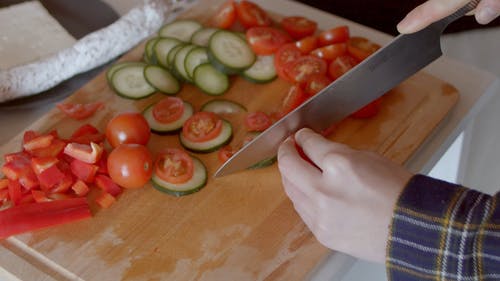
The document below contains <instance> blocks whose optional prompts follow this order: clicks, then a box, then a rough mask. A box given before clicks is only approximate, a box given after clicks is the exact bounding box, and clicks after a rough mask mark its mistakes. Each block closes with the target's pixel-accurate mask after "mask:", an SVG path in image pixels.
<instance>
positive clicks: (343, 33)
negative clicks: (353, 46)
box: [318, 25, 349, 46]
mask: <svg viewBox="0 0 500 281" xmlns="http://www.w3.org/2000/svg"><path fill="white" fill-rule="evenodd" d="M318 38H319V46H327V45H331V44H335V43H342V42H347V40H349V27H347V26H345V25H342V26H338V27H335V28H332V29H329V30H325V31H323V32H321V33H320V34H319V36H318Z"/></svg>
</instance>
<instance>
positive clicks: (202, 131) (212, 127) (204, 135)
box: [182, 111, 222, 142]
mask: <svg viewBox="0 0 500 281" xmlns="http://www.w3.org/2000/svg"><path fill="white" fill-rule="evenodd" d="M221 131H222V119H220V117H219V116H217V115H216V114H215V113H213V112H205V111H200V112H197V113H195V114H194V115H193V116H191V117H190V118H189V119H188V120H186V122H184V126H182V134H183V136H184V137H185V138H186V139H188V140H190V141H193V142H204V141H208V140H211V139H214V138H215V137H217V136H218V135H219V134H220V132H221Z"/></svg>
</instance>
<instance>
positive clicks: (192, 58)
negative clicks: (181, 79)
mask: <svg viewBox="0 0 500 281" xmlns="http://www.w3.org/2000/svg"><path fill="white" fill-rule="evenodd" d="M207 62H208V53H207V48H204V47H196V48H194V49H192V50H191V51H190V52H189V53H188V54H187V56H186V59H185V60H184V67H185V69H186V73H187V75H188V77H189V78H190V79H193V78H194V70H195V68H196V67H198V66H199V65H200V64H204V63H207Z"/></svg>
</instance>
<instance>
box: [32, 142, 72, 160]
mask: <svg viewBox="0 0 500 281" xmlns="http://www.w3.org/2000/svg"><path fill="white" fill-rule="evenodd" d="M65 146H66V143H65V142H64V141H62V140H60V139H53V140H52V143H51V144H50V145H49V146H47V147H43V148H37V149H34V150H32V151H30V154H31V155H33V156H34V157H58V156H60V154H61V153H62V152H63V150H64V147H65Z"/></svg>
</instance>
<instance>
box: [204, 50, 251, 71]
mask: <svg viewBox="0 0 500 281" xmlns="http://www.w3.org/2000/svg"><path fill="white" fill-rule="evenodd" d="M208 61H209V62H210V63H211V64H212V65H213V67H215V69H217V70H218V71H220V72H222V73H225V74H227V75H233V74H239V73H240V72H242V71H244V70H245V68H231V67H228V66H226V65H224V64H223V63H221V62H219V60H217V58H216V57H215V56H214V55H213V54H212V52H211V51H210V49H209V50H208Z"/></svg>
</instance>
